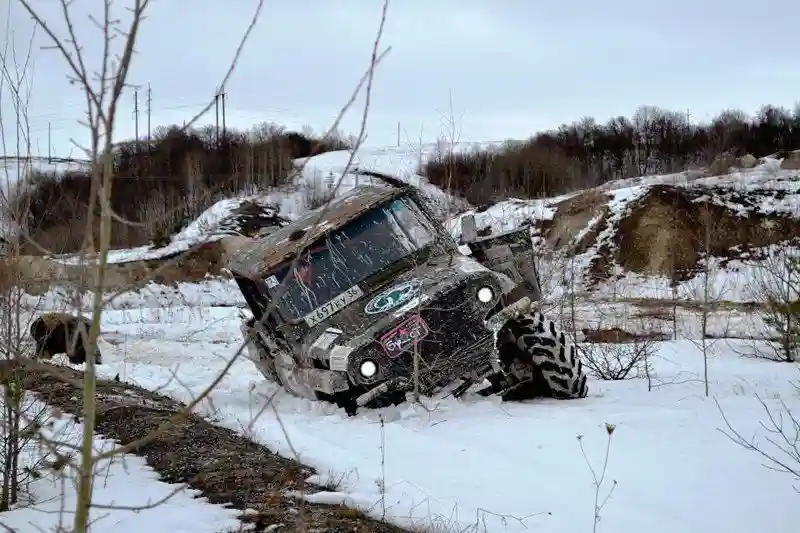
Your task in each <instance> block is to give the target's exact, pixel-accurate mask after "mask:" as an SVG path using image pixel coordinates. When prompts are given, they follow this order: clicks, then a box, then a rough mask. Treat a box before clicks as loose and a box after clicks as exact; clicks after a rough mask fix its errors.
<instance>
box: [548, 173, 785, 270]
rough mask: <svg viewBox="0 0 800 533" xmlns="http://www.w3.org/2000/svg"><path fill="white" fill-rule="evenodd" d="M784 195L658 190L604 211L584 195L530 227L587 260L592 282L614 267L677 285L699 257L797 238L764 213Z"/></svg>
mask: <svg viewBox="0 0 800 533" xmlns="http://www.w3.org/2000/svg"><path fill="white" fill-rule="evenodd" d="M789 196H790V193H789V192H787V191H786V190H782V189H768V188H762V189H759V188H751V189H749V190H747V191H738V190H736V189H735V188H731V187H725V186H697V187H684V186H675V185H664V184H658V185H651V186H647V187H645V188H642V189H641V190H640V191H637V194H636V195H632V197H631V199H630V200H629V201H626V202H617V205H615V206H614V208H613V209H612V208H611V204H612V202H611V201H610V200H611V194H610V193H601V192H600V191H598V190H590V191H586V192H584V193H580V194H578V195H576V196H574V197H572V198H570V199H568V200H565V201H562V202H560V203H558V204H555V205H553V206H551V207H553V208H554V209H555V214H554V215H553V217H552V219H549V220H540V221H538V222H537V223H536V225H535V227H536V228H537V229H538V231H539V233H540V235H542V236H543V237H544V238H545V240H546V241H547V242H548V243H549V244H551V245H552V246H554V247H555V248H563V247H565V246H570V250H571V251H572V252H574V253H576V254H584V253H587V254H589V255H590V256H591V260H590V263H589V274H590V278H591V279H592V280H594V281H598V280H600V279H604V278H607V277H609V276H610V275H611V273H612V267H613V266H614V265H618V266H620V267H622V268H623V269H624V270H626V271H630V272H636V273H640V274H644V275H659V276H666V277H670V278H672V279H675V280H679V279H687V278H689V277H691V276H692V275H693V273H695V272H696V271H697V267H698V261H699V260H700V259H701V257H703V255H704V254H705V253H706V252H708V253H710V254H711V255H713V256H716V257H721V258H723V259H733V258H741V257H746V256H747V255H748V254H751V253H752V252H753V251H754V250H756V249H758V248H762V247H765V246H769V245H772V244H782V243H787V242H791V241H794V240H798V239H800V218H798V217H796V216H793V215H792V214H791V213H788V212H786V211H781V210H777V209H771V208H769V206H771V205H776V204H780V203H781V202H784V201H785V200H787V198H788V197H789ZM765 206H767V207H765Z"/></svg>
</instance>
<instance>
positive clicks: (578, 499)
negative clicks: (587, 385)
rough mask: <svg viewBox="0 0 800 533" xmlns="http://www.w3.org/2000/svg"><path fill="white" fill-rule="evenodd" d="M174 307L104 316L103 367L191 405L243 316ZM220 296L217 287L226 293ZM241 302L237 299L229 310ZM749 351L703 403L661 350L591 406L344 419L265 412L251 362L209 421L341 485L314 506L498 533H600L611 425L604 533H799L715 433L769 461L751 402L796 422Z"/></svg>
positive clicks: (762, 476)
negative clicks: (595, 481)
mask: <svg viewBox="0 0 800 533" xmlns="http://www.w3.org/2000/svg"><path fill="white" fill-rule="evenodd" d="M167 292H168V290H167V289H163V290H162V292H161V293H160V296H158V298H156V297H150V296H148V295H140V296H138V297H136V299H135V300H133V301H132V303H131V304H130V305H124V302H120V305H118V306H117V309H115V310H110V311H108V312H107V314H106V315H105V319H104V322H103V335H104V339H105V341H106V342H104V344H103V346H104V348H105V350H106V354H107V355H106V361H107V362H106V364H104V365H103V366H102V367H101V370H102V373H103V375H105V376H108V377H112V376H114V375H115V374H120V376H121V377H122V379H125V380H130V381H134V382H136V383H138V384H140V385H143V386H145V387H147V388H150V389H156V388H158V389H159V390H160V392H162V393H166V394H169V395H171V396H173V397H175V398H177V399H180V400H184V401H186V400H188V399H189V398H191V397H192V396H193V395H195V394H197V393H198V392H199V391H201V390H202V389H203V388H204V387H205V386H206V385H207V384H208V383H209V382H210V381H211V380H212V379H213V378H214V376H215V375H216V373H217V372H218V371H219V370H220V369H221V368H222V367H223V366H224V365H225V363H226V361H227V360H228V358H229V357H230V356H231V355H232V354H233V353H234V352H235V351H236V349H237V348H238V345H239V343H240V342H241V338H240V335H239V332H238V321H237V320H236V314H237V309H236V308H234V307H227V306H224V307H220V306H216V305H213V302H211V301H210V299H211V297H210V296H208V293H207V294H206V295H205V296H202V297H200V296H195V297H188V299H187V300H186V301H193V302H202V304H201V305H197V304H187V305H178V304H174V305H172V306H170V307H163V306H162V304H161V303H160V300H159V299H160V298H164V297H167ZM183 292H184V293H186V292H190V290H189V287H188V286H187V287H184V288H183ZM223 293H224V288H223V287H222V286H219V287H218V288H217V293H216V294H217V295H218V296H219V295H222V294H223ZM235 299H236V297H235V296H234V295H229V296H226V297H225V298H224V300H225V302H224V304H225V305H229V304H230V303H231V302H232V301H234V300H235ZM176 301H177V298H176ZM598 305H599V304H598ZM126 307H127V308H126ZM615 309H616V310H615ZM603 312H604V313H606V312H607V313H608V315H609V316H611V315H614V316H619V317H621V318H618V320H625V317H626V316H630V315H631V314H632V312H631V311H630V309H628V310H626V309H622V308H621V307H620V305H617V306H616V308H615V306H608V308H604V311H603ZM579 313H581V315H582V320H584V321H587V322H588V321H589V320H590V318H591V317H594V316H597V307H596V305H590V304H585V305H584V308H583V311H579ZM744 320H745V318H741V317H740V321H744ZM689 322H691V317H690V315H688V314H684V315H682V317H681V323H682V324H685V325H684V326H683V327H684V328H685V329H684V331H683V333H684V334H685V333H687V332H688V333H690V332H691V329H692V327H695V331H696V326H691V324H689ZM718 322H719V326H718V327H719V328H723V327H724V326H725V324H724V323H723V322H722V319H721V318H720V319H718ZM733 322H734V323H735V320H734V321H733ZM686 324H688V325H686ZM713 327H717V326H713V325H712V328H713ZM751 344H752V343H747V346H744V342H743V341H738V340H722V341H718V342H717V343H716V344H714V345H713V347H712V357H711V361H710V376H711V383H710V386H711V394H712V397H709V398H706V397H705V396H704V395H703V385H702V380H701V376H702V357H701V356H700V353H699V350H698V348H697V346H695V344H694V343H692V342H691V341H688V340H679V341H675V342H661V343H656V344H655V345H654V349H657V353H654V354H653V356H652V363H653V365H654V373H653V374H652V379H653V383H654V385H655V387H654V389H653V390H652V391H651V392H648V390H647V382H646V380H644V379H636V380H630V381H624V382H599V381H592V382H591V387H592V388H591V393H590V396H589V398H587V399H586V400H580V401H569V402H558V401H534V402H529V403H523V404H500V403H497V402H496V401H493V400H487V399H480V400H478V399H471V400H467V401H462V402H457V401H452V400H450V399H444V400H438V401H434V402H432V403H428V404H427V407H428V410H425V409H422V408H421V407H419V406H417V407H413V406H403V407H399V408H390V409H384V410H381V411H376V412H365V413H362V414H359V415H358V416H357V417H354V418H348V417H347V416H346V415H345V414H344V412H343V411H342V410H339V409H336V408H333V407H332V406H330V405H327V404H314V403H311V402H308V401H305V400H301V399H297V398H294V397H290V396H288V395H286V394H284V393H282V392H279V393H278V395H277V396H276V397H275V399H274V405H275V407H276V410H275V412H273V411H272V410H271V409H266V410H263V409H262V408H263V407H264V405H265V402H266V398H268V397H270V396H272V395H273V393H275V392H276V390H275V389H274V388H273V386H271V385H270V384H268V383H265V382H264V381H263V380H262V379H261V377H260V375H259V374H258V373H257V372H256V371H255V369H254V368H253V367H252V366H251V365H250V364H249V363H248V362H246V361H244V360H242V361H238V362H236V363H235V364H234V366H233V368H232V370H231V373H230V374H229V375H228V376H227V377H226V378H225V379H224V380H223V381H222V383H221V384H220V386H219V388H218V389H217V390H215V391H214V392H213V393H212V394H211V395H210V400H209V401H207V402H205V403H204V404H203V408H202V409H203V410H204V412H205V414H207V415H209V416H212V417H213V419H214V420H215V421H216V422H218V423H220V424H222V425H224V426H227V427H230V428H232V429H234V430H237V431H244V432H246V433H247V434H248V435H249V436H250V437H251V438H253V439H255V440H257V441H259V442H263V443H264V444H266V445H268V446H270V447H272V448H273V449H275V450H276V451H278V452H279V453H282V454H285V455H288V456H293V452H292V448H293V449H294V450H295V451H296V452H297V453H298V454H299V458H300V459H301V460H302V461H303V462H306V463H308V464H310V465H311V466H314V467H316V468H317V469H318V471H319V472H320V474H321V475H322V476H323V477H324V478H329V479H336V480H339V479H340V480H341V483H340V487H339V489H338V490H339V491H340V492H337V493H333V494H327V495H326V494H322V495H318V496H316V497H317V498H318V499H319V498H321V499H324V500H325V501H346V502H347V503H349V504H352V505H357V506H359V507H361V508H363V509H365V510H367V511H369V512H370V513H371V514H373V515H376V516H380V514H382V513H383V512H384V510H385V513H386V516H387V517H388V518H390V519H391V520H393V521H397V522H400V523H408V521H409V520H413V521H414V522H416V523H417V524H418V525H419V524H424V523H429V522H430V521H431V520H433V521H436V522H438V523H440V524H441V523H444V522H446V523H450V525H451V526H453V527H454V526H456V525H457V524H456V522H457V523H458V524H460V526H461V527H462V528H463V527H466V526H468V525H470V524H473V523H475V522H476V520H477V521H479V522H481V524H484V523H485V525H486V531H492V532H494V531H525V530H532V531H548V532H562V531H563V532H570V533H572V532H575V531H589V530H590V528H591V527H592V520H593V510H592V509H593V501H594V487H593V485H592V477H591V473H590V471H589V468H588V467H587V465H586V463H585V461H584V459H583V456H582V454H581V449H580V447H579V442H578V439H577V436H578V435H584V437H583V439H582V442H583V445H584V447H585V449H586V453H587V455H588V457H589V459H590V460H591V462H592V464H593V466H595V467H597V466H598V465H599V464H601V462H602V459H603V454H604V451H605V444H606V430H605V427H604V425H605V423H611V424H615V425H616V430H615V432H614V434H613V441H612V445H611V453H610V459H609V464H608V474H607V480H606V483H607V484H608V486H609V487H610V483H611V482H612V481H613V480H616V481H617V483H618V485H617V487H616V488H615V490H614V493H613V495H612V496H611V498H610V500H609V501H608V502H607V504H606V505H605V507H604V508H603V510H602V512H601V514H602V522H601V523H600V531H609V532H611V531H613V532H615V533H639V532H641V531H642V530H643V529H644V528H648V529H650V530H653V531H658V532H659V533H668V532H670V533H671V532H675V533H678V532H681V533H685V532H697V533H707V532H709V531H725V532H726V533H739V532H741V533H750V532H751V531H753V530H755V529H765V530H769V531H772V532H773V533H784V532H785V533H790V532H792V533H793V532H794V531H796V525H797V524H798V523H800V507H798V506H797V501H798V500H797V498H798V495H797V492H796V491H795V489H794V488H793V485H792V484H793V482H795V483H796V481H797V480H793V479H792V478H791V477H790V476H789V475H787V474H781V473H778V472H774V471H772V470H769V469H767V468H765V467H764V466H763V461H762V459H761V458H760V457H759V456H757V455H756V454H754V453H752V452H748V451H745V450H743V449H742V448H739V447H737V446H736V445H734V444H733V443H732V442H730V440H728V438H727V437H725V436H724V435H723V434H722V433H721V432H720V431H719V429H720V428H722V427H724V425H723V420H722V417H721V413H720V410H719V408H718V407H717V403H716V402H719V405H720V407H721V409H722V410H723V411H724V412H725V415H726V416H727V417H728V419H729V420H730V422H731V423H732V424H733V425H734V426H735V427H736V429H737V430H739V431H741V432H742V434H743V435H745V436H746V437H748V438H749V437H750V436H753V435H755V436H757V438H758V440H759V441H760V442H762V443H765V444H767V446H769V444H768V443H766V442H765V440H764V439H765V436H767V435H766V433H765V431H764V429H763V428H762V427H761V426H760V423H761V422H762V421H763V420H764V419H765V416H766V414H765V413H764V412H763V411H762V408H761V406H760V404H759V403H758V401H757V399H756V397H755V395H756V394H758V395H759V396H760V397H761V398H763V399H764V400H765V401H766V402H767V404H768V405H769V406H770V407H772V408H779V407H780V406H779V400H782V401H783V402H785V404H786V405H787V406H788V407H789V408H790V409H793V410H795V412H797V410H798V409H800V395H799V393H798V390H797V389H796V388H794V387H793V386H792V384H791V381H792V380H798V379H800V373H799V372H798V369H797V366H796V365H784V364H777V363H771V362H764V361H760V360H752V359H744V358H742V357H739V356H738V355H737V352H740V351H745V350H747V349H748V348H749V347H750V346H751ZM259 411H263V412H262V413H261V414H260V415H259V416H256V415H257V414H258V413H259ZM276 416H279V417H280V419H281V422H282V424H283V427H284V428H285V430H286V432H285V433H284V431H283V430H282V429H281V424H278V423H276ZM381 418H382V419H383V422H384V423H383V425H382V423H381ZM787 429H788V430H789V431H791V428H789V427H788V426H787ZM290 441H291V447H290V445H289V442H290ZM382 442H383V445H382V444H381V443H382ZM381 487H385V492H383V491H382V489H381ZM605 490H607V489H604V491H605Z"/></svg>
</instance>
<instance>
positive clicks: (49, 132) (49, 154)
mask: <svg viewBox="0 0 800 533" xmlns="http://www.w3.org/2000/svg"><path fill="white" fill-rule="evenodd" d="M51 126H52V124H51V123H50V121H48V122H47V163H48V164H50V163H52V162H53V138H52V129H51Z"/></svg>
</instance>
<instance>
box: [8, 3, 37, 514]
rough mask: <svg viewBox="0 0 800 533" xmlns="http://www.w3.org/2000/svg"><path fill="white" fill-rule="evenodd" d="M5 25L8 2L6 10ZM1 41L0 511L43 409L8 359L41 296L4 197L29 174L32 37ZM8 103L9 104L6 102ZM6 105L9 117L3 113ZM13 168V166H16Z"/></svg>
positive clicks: (30, 470) (27, 475)
mask: <svg viewBox="0 0 800 533" xmlns="http://www.w3.org/2000/svg"><path fill="white" fill-rule="evenodd" d="M6 16H7V20H8V21H9V23H7V24H6V29H7V30H8V29H9V28H8V25H9V24H10V19H11V17H10V5H9V8H8V11H7V13H6ZM6 33H7V35H8V31H7V32H6ZM9 41H10V38H8V39H7V40H6V43H5V46H4V49H3V50H2V53H1V54H0V146H2V150H3V154H9V153H15V158H14V162H15V163H14V164H12V168H9V166H4V167H3V176H2V178H3V182H2V183H0V187H2V194H0V225H2V226H3V230H4V232H3V235H2V238H3V244H4V249H3V253H2V255H3V257H2V262H0V367H1V368H0V387H2V393H3V394H2V404H3V405H2V411H1V412H0V441H1V442H2V444H0V461H1V464H2V466H1V467H0V468H1V469H2V474H1V475H0V477H1V478H2V479H1V480H0V481H1V482H2V487H0V511H6V510H8V509H9V508H10V507H11V506H14V505H17V504H18V503H19V502H20V498H21V494H22V492H24V490H25V486H26V485H27V483H28V482H29V481H31V480H32V479H34V478H35V477H36V476H37V475H38V473H37V469H38V467H40V466H41V464H40V463H37V464H26V462H25V461H24V459H23V464H20V459H21V456H22V455H24V452H25V451H26V448H28V447H29V446H30V445H31V444H33V443H34V441H35V440H36V436H37V431H36V428H37V427H41V426H42V425H43V424H44V418H45V417H46V414H47V413H46V412H45V410H44V409H42V408H41V406H40V405H36V404H34V403H32V402H30V401H28V400H29V398H28V395H27V394H26V391H25V388H24V383H22V380H21V379H20V375H19V373H17V372H15V371H13V370H11V371H9V369H13V367H14V365H13V363H14V362H16V361H18V360H19V359H29V358H30V357H31V356H32V355H33V354H32V350H31V347H30V345H29V343H28V342H27V339H26V334H27V332H28V329H29V327H30V317H31V311H33V310H35V309H37V308H39V306H40V304H41V301H42V300H41V298H38V299H37V298H29V297H28V295H27V294H26V292H25V289H24V287H25V283H24V277H25V276H24V270H25V268H24V267H25V265H24V263H23V262H21V261H20V246H19V242H18V241H17V240H16V239H15V238H14V236H13V235H14V233H15V229H16V227H17V226H18V224H20V223H21V222H22V221H23V220H26V219H27V213H26V212H24V208H25V206H24V205H15V204H13V203H11V202H9V201H8V200H9V197H10V193H11V192H12V191H13V190H15V189H18V188H21V187H24V184H22V183H21V181H22V180H24V179H25V177H26V176H27V175H28V172H27V170H28V168H27V167H28V165H29V161H30V155H31V149H30V147H31V143H30V136H29V135H28V132H29V129H30V128H29V122H28V104H29V96H30V87H31V83H30V72H29V71H30V68H29V67H30V59H31V52H32V46H31V44H32V42H31V43H30V44H29V46H28V49H27V51H26V54H25V56H24V57H22V58H20V57H17V49H16V47H15V46H10V43H9ZM6 102H8V104H9V105H8V106H6V105H5V104H6ZM4 109H10V110H11V111H12V116H5V115H4V114H3V110H4ZM9 123H13V124H14V127H15V132H14V133H15V135H14V136H13V137H14V139H15V142H14V146H13V147H11V146H9V142H8V132H7V131H6V127H7V126H8V124H9ZM13 167H16V168H15V169H14V168H13Z"/></svg>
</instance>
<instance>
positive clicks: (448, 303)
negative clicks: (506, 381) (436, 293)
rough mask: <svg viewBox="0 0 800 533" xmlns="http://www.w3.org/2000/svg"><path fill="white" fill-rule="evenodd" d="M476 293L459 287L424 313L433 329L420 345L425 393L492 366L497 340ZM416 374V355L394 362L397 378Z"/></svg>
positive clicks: (407, 353) (435, 302)
mask: <svg viewBox="0 0 800 533" xmlns="http://www.w3.org/2000/svg"><path fill="white" fill-rule="evenodd" d="M473 292H474V287H470V286H462V287H458V288H456V289H454V290H452V291H450V292H449V293H446V294H444V295H442V296H441V297H438V298H437V299H436V301H434V302H431V303H430V304H428V306H427V307H426V308H424V309H422V310H421V311H420V316H421V317H422V319H423V320H424V321H425V322H426V323H427V325H428V329H429V333H428V335H427V337H426V338H424V339H423V340H421V341H420V342H419V343H418V344H417V350H418V352H419V355H420V361H419V384H420V389H421V392H423V394H430V393H433V392H434V391H435V390H436V389H438V388H440V387H442V386H444V385H447V384H448V383H450V382H452V381H453V380H454V379H456V378H459V377H461V376H462V375H464V374H466V373H468V372H469V371H471V370H473V369H477V368H481V369H482V368H484V367H486V366H488V365H489V364H490V363H489V357H488V354H489V352H490V351H491V348H492V343H493V340H494V338H493V335H492V332H491V331H490V330H488V329H487V328H486V327H485V326H484V324H483V321H482V319H481V316H480V315H481V313H480V312H478V311H477V310H476V308H475V307H474V306H475V303H476V301H475V298H474V295H473ZM377 348H378V349H379V350H383V348H382V347H380V346H377ZM413 372H414V355H413V353H412V352H410V351H408V352H404V353H403V354H401V355H400V357H398V358H397V359H394V360H392V373H394V374H395V375H400V376H412V375H413Z"/></svg>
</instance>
